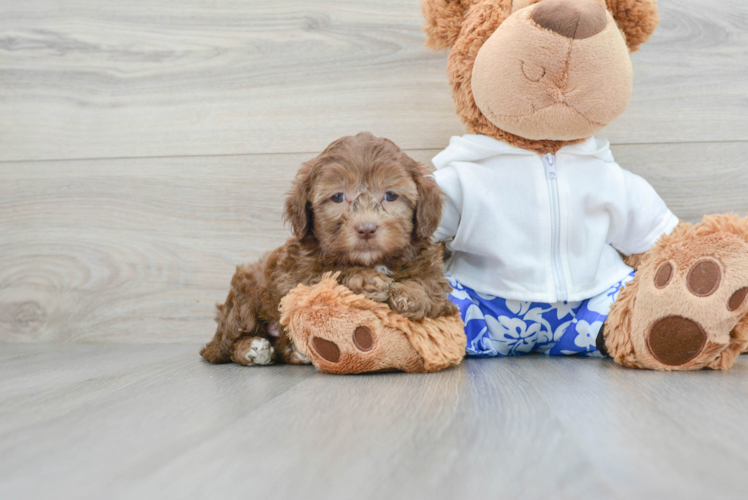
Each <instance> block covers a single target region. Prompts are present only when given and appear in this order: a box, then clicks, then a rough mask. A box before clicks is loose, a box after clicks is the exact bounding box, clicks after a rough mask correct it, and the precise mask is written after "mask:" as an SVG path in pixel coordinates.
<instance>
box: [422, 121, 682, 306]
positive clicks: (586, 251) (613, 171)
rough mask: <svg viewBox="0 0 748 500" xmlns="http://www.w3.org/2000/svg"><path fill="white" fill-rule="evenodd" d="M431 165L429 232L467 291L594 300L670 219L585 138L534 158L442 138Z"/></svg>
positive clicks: (477, 138)
mask: <svg viewBox="0 0 748 500" xmlns="http://www.w3.org/2000/svg"><path fill="white" fill-rule="evenodd" d="M433 163H434V165H435V166H436V168H437V171H436V172H435V173H434V176H435V178H436V181H437V183H438V184H439V187H441V189H442V190H443V191H444V193H445V194H446V198H447V199H446V203H445V207H444V214H443V217H442V220H441V223H440V226H439V229H438V230H437V232H436V234H435V235H434V239H435V240H437V241H446V240H450V238H452V239H451V241H448V243H447V248H448V249H449V250H451V251H452V252H454V253H453V256H452V257H451V258H450V259H449V260H448V261H447V263H446V271H447V273H448V274H450V275H452V277H453V278H455V279H456V280H457V281H459V282H460V283H462V284H463V285H466V286H468V287H470V288H472V289H474V290H475V291H476V292H479V293H484V294H489V295H494V296H497V297H502V298H504V299H512V300H523V301H533V302H544V303H554V302H560V301H579V300H584V299H589V298H591V297H594V296H596V295H598V294H600V293H602V292H604V291H605V290H606V289H608V288H610V287H611V286H612V285H613V284H614V283H616V282H618V281H620V280H622V279H623V278H624V277H625V276H627V275H628V274H629V273H630V272H631V271H632V269H631V268H630V267H629V266H627V265H626V264H624V262H623V258H622V257H621V255H620V254H619V252H621V253H622V254H624V255H631V254H638V253H643V252H646V251H648V250H650V249H651V248H652V247H653V246H654V244H655V242H656V241H657V240H658V238H660V236H662V235H663V234H670V233H671V232H672V230H673V229H674V228H675V226H677V225H678V218H677V217H676V216H675V215H674V214H673V213H672V212H671V211H670V210H668V208H667V206H666V205H665V203H664V202H663V201H662V199H661V198H660V197H659V196H658V195H657V193H656V192H655V190H654V189H653V188H652V186H650V185H649V184H648V183H647V181H645V180H644V179H642V178H641V177H639V176H637V175H634V174H632V173H631V172H628V171H626V170H623V169H622V168H621V167H620V166H619V165H618V164H617V163H615V161H614V160H613V155H612V154H611V152H610V148H609V144H608V142H607V141H603V142H598V141H596V140H595V139H594V138H591V139H589V140H587V141H586V142H584V143H582V144H576V145H572V146H564V147H563V148H561V149H560V150H559V151H558V153H556V155H545V156H540V155H538V154H537V153H534V152H532V151H527V150H524V149H519V148H515V147H513V146H510V145H509V144H506V143H504V142H500V141H497V140H495V139H492V138H490V137H487V136H483V135H465V136H462V137H452V139H451V140H450V142H449V147H448V148H447V149H445V150H444V151H442V152H441V153H439V154H438V155H437V156H436V157H435V158H434V159H433Z"/></svg>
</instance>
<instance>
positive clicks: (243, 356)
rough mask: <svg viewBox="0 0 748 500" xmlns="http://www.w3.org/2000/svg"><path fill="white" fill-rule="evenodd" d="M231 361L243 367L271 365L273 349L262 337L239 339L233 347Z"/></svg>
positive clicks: (273, 359)
mask: <svg viewBox="0 0 748 500" xmlns="http://www.w3.org/2000/svg"><path fill="white" fill-rule="evenodd" d="M233 360H234V362H235V363H239V364H240V365H245V366H250V365H272V364H273V363H274V362H275V349H273V346H272V345H270V342H268V340H267V339H265V338H262V337H249V338H245V339H241V340H240V341H239V342H237V343H236V345H235V346H234V355H233Z"/></svg>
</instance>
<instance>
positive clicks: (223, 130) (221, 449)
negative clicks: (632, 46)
mask: <svg viewBox="0 0 748 500" xmlns="http://www.w3.org/2000/svg"><path fill="white" fill-rule="evenodd" d="M659 4H660V14H661V18H662V22H661V24H660V26H659V28H658V30H657V32H656V33H655V35H654V37H653V38H652V41H651V42H650V43H649V44H647V45H645V46H644V47H643V48H642V49H641V50H640V51H639V52H637V53H635V54H633V57H632V60H633V65H634V78H635V82H634V93H633V96H632V100H631V105H630V107H629V109H628V110H627V111H626V113H625V114H624V115H623V116H622V117H621V118H620V119H619V120H617V121H616V122H614V123H613V124H612V125H611V126H610V127H608V128H607V129H606V130H604V131H602V132H601V133H600V134H598V137H600V138H603V139H609V140H610V141H611V143H612V145H613V146H612V149H613V153H614V155H615V157H616V159H617V161H618V162H619V163H620V164H621V165H622V166H623V167H624V168H627V169H629V170H631V171H633V172H635V173H638V174H640V175H642V176H644V177H645V178H646V179H647V180H648V181H649V182H650V183H651V184H652V185H653V186H654V187H655V188H656V189H657V190H658V192H659V193H660V194H661V195H662V197H663V198H664V199H665V201H666V202H667V203H668V204H669V206H670V207H671V208H672V209H673V211H674V212H675V213H676V214H677V215H678V216H680V217H681V218H683V219H685V220H689V221H694V220H698V219H699V218H701V217H702V216H703V215H704V214H708V213H721V212H727V211H735V212H738V213H741V214H745V213H748V196H746V193H748V169H746V166H745V160H744V157H745V150H746V148H747V147H748V51H746V46H748V30H746V28H745V27H746V26H748V2H746V1H745V0H660V1H659ZM421 24H422V20H421V17H420V12H419V8H418V0H378V1H377V2H371V1H370V0H346V1H333V0H319V1H315V2H309V1H307V0H271V1H268V0H241V1H240V0H160V1H158V2H153V1H148V0H130V1H128V2H100V1H96V0H65V1H64V2H63V1H59V0H23V1H18V0H0V499H2V500H5V499H6V498H7V499H13V500H15V499H25V498H28V499H34V500H36V499H39V498H50V497H54V498H58V499H60V500H65V499H68V498H76V499H78V498H91V499H99V498H138V499H141V498H218V499H230V498H252V499H255V498H257V499H262V498H300V497H301V498H310V499H315V498H326V499H328V498H329V499H337V498H341V499H347V498H429V499H440V498H531V499H532V498H538V499H548V498H573V499H583V498H593V499H607V498H647V499H649V498H655V499H660V498H671V497H677V498H680V499H684V498H699V499H704V498H708V499H720V498H741V499H742V498H746V496H747V495H748V494H747V493H746V491H748V486H746V481H745V471H746V470H748V431H747V430H746V425H747V423H748V419H747V418H746V415H747V414H748V397H747V396H748V394H747V393H748V373H746V372H748V357H744V358H743V359H741V360H739V361H738V363H737V364H736V366H735V367H734V368H733V369H732V370H731V371H730V372H727V373H714V372H703V373H685V374H662V373H651V372H641V371H634V370H625V369H622V368H620V367H617V366H615V365H614V364H612V363H611V362H610V361H602V360H597V359H576V358H575V359H547V358H543V357H535V356H531V357H523V358H519V359H502V360H495V359H494V360H467V361H465V363H464V364H463V365H462V366H460V367H459V368H457V369H454V370H450V371H446V372H443V373H438V374H432V375H402V374H380V375H376V376H357V377H333V376H325V375H322V374H319V373H317V372H315V371H314V370H313V369H312V368H310V367H269V368H263V369H252V368H241V367H238V366H210V365H207V364H204V363H202V362H201V360H200V358H199V357H198V356H197V349H198V344H199V343H200V342H205V341H206V340H207V339H208V338H209V337H210V336H211V334H212V331H213V328H214V325H213V321H212V315H213V304H214V303H215V302H216V301H219V300H223V298H224V297H225V294H226V291H227V288H228V283H229V280H230V277H231V274H232V272H233V268H234V266H235V265H236V264H238V263H240V262H245V261H249V260H252V259H256V258H258V257H259V256H260V255H261V254H262V253H263V252H264V251H266V250H268V249H270V248H272V247H274V246H276V245H278V244H280V243H281V242H282V241H283V240H284V239H285V238H286V237H287V235H288V230H287V229H286V228H284V227H283V225H282V223H281V217H280V214H281V207H282V198H283V194H284V193H285V191H286V190H287V188H288V183H289V180H290V179H291V178H292V176H293V174H294V172H295V171H296V169H297V168H298V166H299V164H300V163H301V162H302V161H305V160H307V159H309V158H311V157H312V156H313V155H315V154H316V153H318V152H319V151H320V150H321V149H322V148H324V146H325V145H327V144H328V143H329V142H330V141H332V140H334V139H336V138H337V137H339V136H341V135H348V134H351V133H355V132H358V131H360V130H370V131H372V132H373V133H375V134H377V135H381V136H385V137H388V138H390V139H392V140H393V141H395V142H396V143H397V144H399V145H401V146H402V147H403V148H405V149H406V150H407V152H408V153H409V154H410V155H411V156H413V157H414V158H416V159H417V160H419V161H424V162H428V161H429V160H430V158H432V157H433V156H434V155H435V154H436V153H437V152H438V151H439V150H440V149H442V148H444V147H445V146H446V145H447V143H448V141H449V137H450V136H452V135H460V134H462V133H463V128H462V126H461V125H460V123H459V120H458V119H457V118H456V116H455V114H454V108H453V104H452V100H451V96H450V89H449V85H448V82H447V78H446V74H445V67H446V56H445V55H444V54H433V53H430V52H428V51H427V50H426V49H425V48H424V47H423V41H424V37H423V34H422V33H421ZM180 344H181V345H180Z"/></svg>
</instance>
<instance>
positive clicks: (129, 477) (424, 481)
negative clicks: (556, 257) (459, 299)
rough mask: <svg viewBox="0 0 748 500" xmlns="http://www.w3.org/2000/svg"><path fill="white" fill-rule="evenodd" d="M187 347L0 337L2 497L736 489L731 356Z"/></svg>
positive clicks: (746, 394)
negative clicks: (684, 364)
mask: <svg viewBox="0 0 748 500" xmlns="http://www.w3.org/2000/svg"><path fill="white" fill-rule="evenodd" d="M197 348H198V346H196V345H187V346H179V345H171V346H163V345H161V346H159V345H151V346H133V345H117V346H93V345H78V346H72V345H66V346H60V345H57V346H55V345H50V344H46V345H33V346H30V345H13V344H4V345H0V359H2V363H0V380H2V382H0V497H2V498H13V499H18V500H21V499H37V498H49V497H54V498H59V499H60V500H66V499H68V498H76V499H87V498H101V497H102V495H106V497H107V498H115V499H116V498H207V497H209V498H225V499H231V498H252V499H258V500H260V499H265V498H273V499H284V498H300V497H303V498H309V499H311V500H314V499H318V498H325V499H348V498H361V499H379V498H382V499H384V498H387V499H390V498H408V499H420V498H428V499H433V500H440V499H453V498H475V499H483V498H523V499H547V498H559V499H565V498H569V499H587V498H590V499H600V498H606V499H608V498H611V499H614V498H621V499H623V498H673V497H675V498H719V499H731V498H735V499H738V498H743V497H744V486H743V481H742V479H741V478H742V471H743V470H745V468H746V467H747V466H748V451H747V450H748V436H747V435H746V433H745V432H744V427H745V414H746V411H748V406H747V404H746V401H748V383H746V375H748V359H740V360H738V362H737V363H736V365H735V366H734V367H733V369H732V370H731V371H729V372H724V373H718V372H696V373H683V374H673V373H655V372H647V371H638V370H628V369H625V368H621V367H619V366H616V365H614V364H613V363H612V361H610V360H601V359H593V358H589V359H585V358H547V357H544V356H535V355H531V356H522V357H519V358H504V359H496V358H494V359H469V360H467V361H465V362H464V363H463V364H462V365H461V366H460V367H458V368H456V369H452V370H447V371H445V372H441V373H436V374H428V375H421V374H410V375H405V374H379V375H362V376H330V375H323V374H320V373H318V372H316V371H315V370H314V369H313V368H311V367H289V366H273V367H255V368H252V367H249V368H248V367H240V366H237V365H222V366H215V365H208V364H207V363H204V362H203V361H202V360H201V359H200V358H199V357H198V356H197Z"/></svg>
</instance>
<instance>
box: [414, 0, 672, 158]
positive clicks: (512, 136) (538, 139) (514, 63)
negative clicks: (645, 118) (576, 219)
mask: <svg viewBox="0 0 748 500" xmlns="http://www.w3.org/2000/svg"><path fill="white" fill-rule="evenodd" d="M547 1H553V2H557V1H558V0H544V2H538V1H532V0H516V1H514V2H512V1H511V0H483V1H481V0H473V1H465V0H462V1H449V0H424V1H423V2H422V3H421V6H422V11H423V14H424V17H425V19H426V25H425V27H424V31H425V32H426V35H427V42H426V45H427V46H429V47H431V48H433V49H443V48H450V52H449V59H448V63H447V75H448V77H449V80H450V82H451V83H452V89H453V98H454V101H455V108H456V111H457V114H458V115H459V117H460V119H461V120H462V121H463V123H464V124H465V126H466V128H467V131H468V132H469V133H474V134H484V135H487V136H489V137H493V138H496V139H499V140H503V141H505V142H508V143H509V144H512V145H515V146H517V147H520V148H523V149H528V150H532V151H535V152H538V153H541V154H543V153H555V152H556V151H558V150H559V149H560V148H561V147H563V146H565V145H567V144H574V143H576V142H580V141H582V140H584V139H586V138H587V137H589V136H591V135H593V134H594V133H595V132H597V131H598V130H600V129H602V128H603V127H605V126H606V125H607V124H609V123H610V122H611V121H612V120H613V119H615V118H616V117H617V116H619V115H620V114H621V113H622V112H623V111H624V110H625V109H626V106H627V105H628V101H629V97H630V94H631V81H632V78H631V64H630V59H629V57H628V52H629V50H628V49H630V50H636V49H637V48H638V47H639V45H641V43H643V42H644V41H646V39H647V38H648V37H649V36H650V35H651V34H652V32H653V31H654V28H655V26H656V25H657V23H658V21H659V19H658V17H657V8H656V3H655V2H654V1H653V0H652V1H650V0H627V1H624V0H620V1H616V0H609V1H608V2H607V4H606V5H607V7H608V9H609V13H607V14H606V18H607V19H608V24H607V26H606V28H605V29H604V30H603V31H601V32H600V33H597V34H595V35H594V36H589V37H587V38H584V39H580V40H571V39H569V38H566V37H564V36H563V35H561V34H559V33H557V32H554V31H552V30H549V29H546V28H543V27H542V26H540V25H539V24H537V23H536V22H535V21H533V19H532V16H533V12H534V10H536V9H538V8H539V6H540V5H542V4H543V3H545V2H547ZM560 3H561V4H562V5H561V7H563V4H564V3H566V4H567V7H569V8H570V7H574V6H579V5H580V4H582V3H586V4H587V5H586V6H583V8H584V9H587V10H591V9H592V10H594V6H595V5H601V3H602V0H561V2H560ZM592 4H594V5H592ZM626 42H628V45H626Z"/></svg>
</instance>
